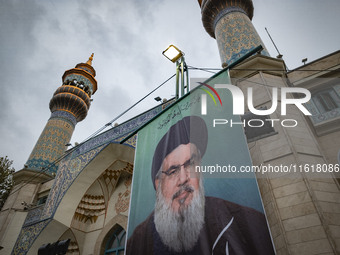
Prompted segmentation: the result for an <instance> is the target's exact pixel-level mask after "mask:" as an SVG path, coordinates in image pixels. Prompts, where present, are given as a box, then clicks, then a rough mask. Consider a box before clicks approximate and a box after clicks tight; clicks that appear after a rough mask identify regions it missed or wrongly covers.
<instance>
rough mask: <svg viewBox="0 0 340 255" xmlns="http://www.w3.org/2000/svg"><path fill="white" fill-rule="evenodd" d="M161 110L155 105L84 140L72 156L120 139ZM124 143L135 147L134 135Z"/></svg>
mask: <svg viewBox="0 0 340 255" xmlns="http://www.w3.org/2000/svg"><path fill="white" fill-rule="evenodd" d="M161 111H162V106H161V105H160V106H157V107H155V108H153V109H152V110H150V111H148V112H145V113H143V114H141V115H139V116H137V117H135V118H133V119H131V120H129V121H127V122H124V123H123V124H121V125H119V126H117V127H113V128H111V129H110V130H108V131H106V132H104V133H101V134H99V135H97V136H96V137H94V138H92V139H90V140H88V141H86V142H85V143H83V144H81V145H80V146H79V147H78V148H76V150H75V151H74V153H73V154H72V157H77V156H78V155H80V154H83V153H85V152H87V151H89V150H92V149H94V148H96V147H97V146H101V145H103V144H107V143H110V142H113V141H115V142H120V141H122V140H123V139H124V138H125V137H127V135H128V134H130V133H131V132H133V131H134V130H136V129H138V128H139V127H140V126H142V125H144V124H145V123H147V122H148V121H149V120H151V119H152V118H153V117H155V116H156V115H157V114H159V113H160V112H161ZM125 144H127V145H130V146H132V147H135V146H136V136H134V137H131V138H130V139H129V140H128V141H126V142H125Z"/></svg>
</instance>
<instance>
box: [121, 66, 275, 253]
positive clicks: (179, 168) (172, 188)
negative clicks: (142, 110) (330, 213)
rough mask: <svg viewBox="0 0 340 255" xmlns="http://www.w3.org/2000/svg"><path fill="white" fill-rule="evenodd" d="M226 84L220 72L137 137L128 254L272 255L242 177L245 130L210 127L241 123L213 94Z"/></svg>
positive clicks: (256, 198)
mask: <svg viewBox="0 0 340 255" xmlns="http://www.w3.org/2000/svg"><path fill="white" fill-rule="evenodd" d="M227 83H230V81H229V76H228V72H227V71H223V72H220V73H219V74H218V75H216V76H213V77H212V78H211V79H209V80H207V81H206V82H205V83H204V84H203V85H202V86H199V87H197V88H196V89H195V90H193V91H191V92H190V94H187V95H186V96H184V97H182V98H181V99H180V100H178V101H177V102H176V103H175V104H173V105H172V106H171V107H169V108H168V109H167V110H165V111H163V112H162V114H160V115H159V116H158V117H157V118H155V119H154V120H153V121H151V122H150V123H149V124H148V125H146V126H145V127H144V128H143V129H141V130H140V131H139V132H138V140H137V148H136V155H135V165H134V172H133V182H132V194H131V203H130V211H129V220H128V232H127V236H128V241H127V246H126V254H133V255H136V254H148V255H150V254H162V255H164V254H274V249H273V245H272V241H271V236H270V233H269V230H268V225H267V221H266V218H265V215H264V210H263V205H262V201H261V197H260V194H259V190H258V186H257V182H256V178H255V175H254V173H251V172H241V171H240V169H241V168H242V167H243V168H244V167H245V166H251V158H250V155H249V151H248V146H247V142H246V138H245V135H244V131H243V128H242V126H241V125H235V126H233V127H232V128H226V126H225V125H214V122H216V119H230V120H231V121H233V122H234V123H237V122H240V117H239V116H236V115H233V114H232V110H233V109H232V95H231V93H230V91H228V90H227V89H216V90H215V89H214V88H213V86H214V85H215V84H227ZM207 95H208V96H207ZM202 98H203V99H204V103H205V105H203V104H202ZM203 106H204V107H203ZM202 107H203V108H204V111H205V112H204V114H202Z"/></svg>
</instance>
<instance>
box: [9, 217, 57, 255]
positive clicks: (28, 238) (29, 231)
mask: <svg viewBox="0 0 340 255" xmlns="http://www.w3.org/2000/svg"><path fill="white" fill-rule="evenodd" d="M49 222H50V220H45V221H41V222H39V223H37V224H34V225H32V226H28V227H24V228H22V229H21V232H20V234H19V236H18V239H17V241H16V243H15V245H14V248H13V250H12V255H23V254H27V252H28V250H29V249H30V247H31V245H32V244H33V242H34V241H35V239H36V238H37V237H38V236H39V234H40V233H41V231H42V230H43V229H44V228H45V227H46V226H47V225H48V223H49Z"/></svg>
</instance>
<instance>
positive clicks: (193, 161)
mask: <svg viewBox="0 0 340 255" xmlns="http://www.w3.org/2000/svg"><path fill="white" fill-rule="evenodd" d="M197 162H198V159H197V155H192V156H191V158H190V159H188V160H187V161H185V162H184V163H183V164H181V165H173V166H171V167H170V168H169V169H168V170H166V171H162V173H163V174H165V175H166V176H168V177H171V178H172V177H177V176H178V175H179V172H180V171H181V168H182V166H183V167H184V170H185V171H186V172H187V173H188V172H189V173H191V172H193V171H194V169H195V166H196V165H197Z"/></svg>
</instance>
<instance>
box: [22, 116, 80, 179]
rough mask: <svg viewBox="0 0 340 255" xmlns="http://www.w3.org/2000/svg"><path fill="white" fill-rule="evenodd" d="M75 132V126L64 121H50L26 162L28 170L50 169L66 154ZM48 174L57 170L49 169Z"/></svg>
mask: <svg viewBox="0 0 340 255" xmlns="http://www.w3.org/2000/svg"><path fill="white" fill-rule="evenodd" d="M73 130H74V126H73V125H72V124H70V123H69V122H68V121H65V120H64V119H57V118H52V119H50V120H49V121H48V122H47V124H46V126H45V128H44V130H43V132H42V133H41V135H40V137H39V140H38V141H37V143H36V145H35V147H34V149H33V151H32V153H31V155H30V157H29V159H28V161H27V162H26V164H27V165H28V168H30V169H37V170H41V169H42V168H46V167H49V165H50V164H52V163H53V162H54V161H55V160H56V159H57V158H59V157H60V156H61V155H63V153H64V152H65V149H66V147H65V145H66V144H67V143H68V142H69V141H70V139H71V136H72V133H73ZM46 172H48V173H52V172H55V169H52V168H49V169H48V170H47V171H46Z"/></svg>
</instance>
